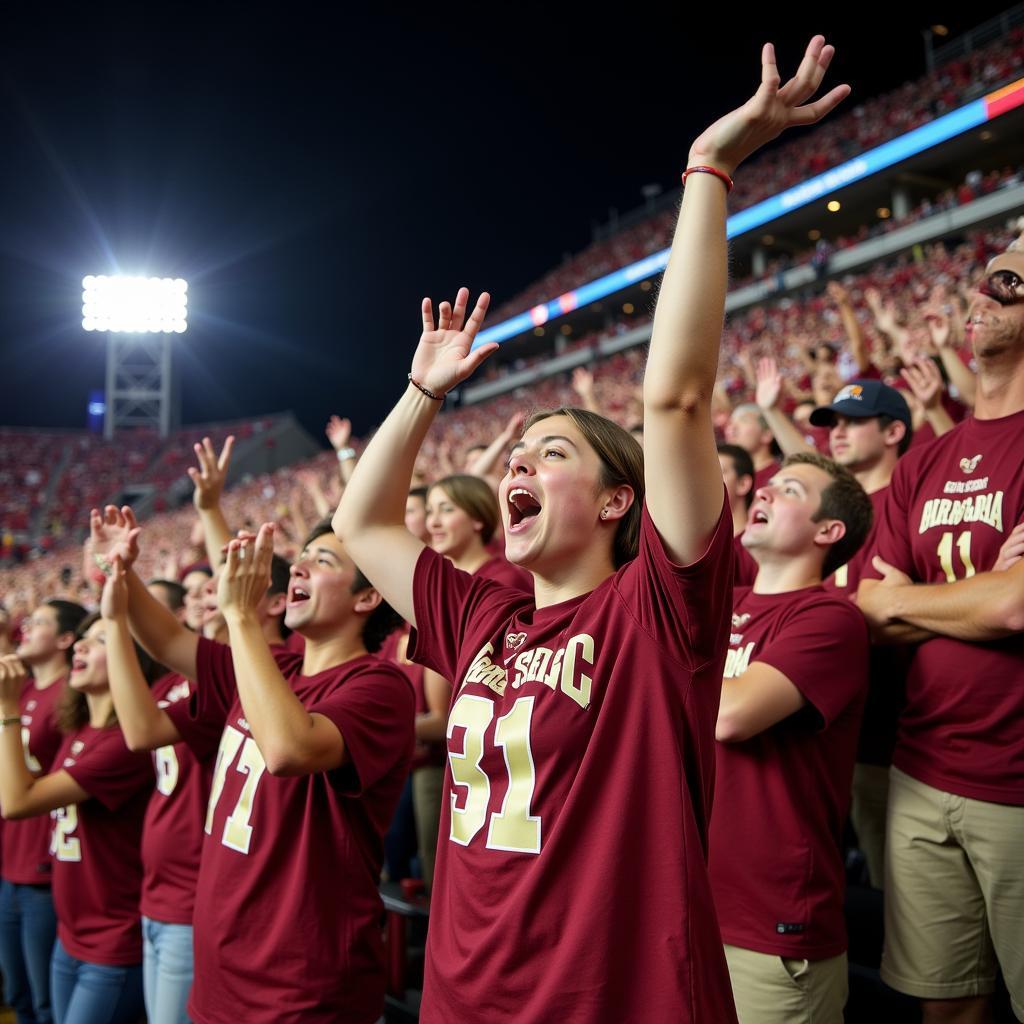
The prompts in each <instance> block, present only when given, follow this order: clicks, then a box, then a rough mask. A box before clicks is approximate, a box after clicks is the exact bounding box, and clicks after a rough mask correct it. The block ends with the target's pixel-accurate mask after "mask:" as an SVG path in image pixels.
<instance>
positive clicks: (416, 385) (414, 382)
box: [409, 371, 444, 402]
mask: <svg viewBox="0 0 1024 1024" xmlns="http://www.w3.org/2000/svg"><path fill="white" fill-rule="evenodd" d="M409 383H410V384H411V385H412V386H413V387H414V388H415V389H416V390H417V391H422V392H423V394H425V395H426V396H427V398H432V399H433V400H434V401H435V402H443V401H444V395H435V394H434V392H433V391H431V390H430V388H425V387H424V386H423V385H422V384H421V383H420V382H419V381H418V380H413V377H412V371H410V372H409Z"/></svg>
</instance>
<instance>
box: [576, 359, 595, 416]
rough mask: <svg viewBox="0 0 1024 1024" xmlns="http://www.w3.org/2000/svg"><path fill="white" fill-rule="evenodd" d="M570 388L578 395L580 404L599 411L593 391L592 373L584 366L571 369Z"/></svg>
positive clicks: (591, 410) (590, 409)
mask: <svg viewBox="0 0 1024 1024" xmlns="http://www.w3.org/2000/svg"><path fill="white" fill-rule="evenodd" d="M572 389H573V391H575V392H576V394H577V395H578V396H579V400H580V405H582V406H583V408H584V409H588V410H589V411H590V412H596V413H600V412H601V409H600V407H599V406H598V404H597V398H596V396H595V393H594V375H593V373H591V372H590V370H588V369H587V368H586V367H585V366H577V367H576V369H575V370H573V371H572Z"/></svg>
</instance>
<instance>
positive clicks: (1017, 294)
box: [978, 270, 1024, 306]
mask: <svg viewBox="0 0 1024 1024" xmlns="http://www.w3.org/2000/svg"><path fill="white" fill-rule="evenodd" d="M978 291H979V292H981V294H982V295H987V296H988V297H989V298H990V299H995V301H996V302H998V303H999V305H1000V306H1013V305H1015V304H1016V303H1018V302H1024V279H1022V278H1021V276H1020V274H1015V273H1014V272H1013V271H1012V270H994V271H992V273H991V274H987V275H986V276H985V277H984V278H982V281H981V284H979V285H978Z"/></svg>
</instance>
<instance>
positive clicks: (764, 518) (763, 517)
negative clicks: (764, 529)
mask: <svg viewBox="0 0 1024 1024" xmlns="http://www.w3.org/2000/svg"><path fill="white" fill-rule="evenodd" d="M750 521H751V522H752V523H759V524H761V523H767V522H768V515H767V513H766V512H765V510H764V509H763V508H759V509H758V510H757V511H756V512H754V513H753V514H752V515H751V517H750Z"/></svg>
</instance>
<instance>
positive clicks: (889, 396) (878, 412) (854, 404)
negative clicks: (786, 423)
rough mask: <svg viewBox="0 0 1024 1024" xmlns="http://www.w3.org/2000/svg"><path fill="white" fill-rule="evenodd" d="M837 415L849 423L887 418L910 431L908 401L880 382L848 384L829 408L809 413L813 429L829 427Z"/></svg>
mask: <svg viewBox="0 0 1024 1024" xmlns="http://www.w3.org/2000/svg"><path fill="white" fill-rule="evenodd" d="M837 413H838V414H839V415H840V416H848V417H849V418H850V419H852V420H857V419H867V418H868V417H869V416H889V417H890V418H891V419H894V420H899V421H900V422H901V423H905V424H906V427H907V430H910V428H911V420H910V406H909V405H907V400H906V399H905V398H904V397H903V396H902V395H901V394H900V393H899V392H898V391H897V390H896V389H895V388H891V387H889V385H888V384H883V383H882V382H881V381H880V380H851V381H850V383H849V384H846V385H845V386H844V387H842V388H840V389H839V391H838V392H837V394H836V397H835V398H833V399H832V403H831V405H821V406H819V407H818V408H817V409H815V410H814V411H813V412H812V413H811V423H813V424H814V426H816V427H831V426H832V424H833V423H835V418H836V414H837Z"/></svg>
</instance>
